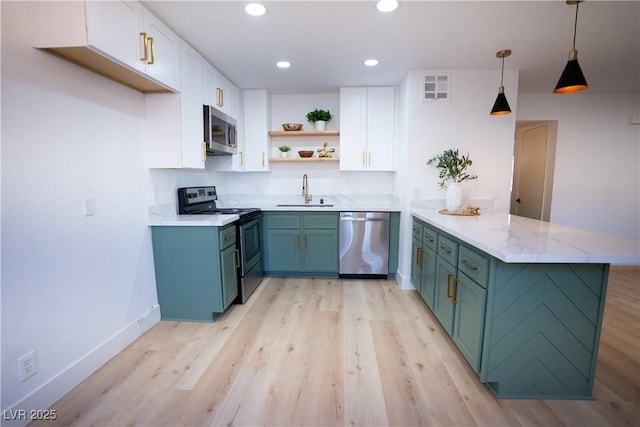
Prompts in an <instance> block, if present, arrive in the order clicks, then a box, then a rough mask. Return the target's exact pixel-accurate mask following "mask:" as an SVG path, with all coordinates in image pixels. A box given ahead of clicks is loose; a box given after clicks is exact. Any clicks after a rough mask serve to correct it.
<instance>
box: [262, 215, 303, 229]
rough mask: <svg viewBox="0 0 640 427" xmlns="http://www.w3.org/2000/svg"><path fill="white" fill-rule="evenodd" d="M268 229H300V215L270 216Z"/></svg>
mask: <svg viewBox="0 0 640 427" xmlns="http://www.w3.org/2000/svg"><path fill="white" fill-rule="evenodd" d="M267 228H286V229H299V228H300V215H298V214H268V215H267Z"/></svg>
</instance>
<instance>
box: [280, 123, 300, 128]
mask: <svg viewBox="0 0 640 427" xmlns="http://www.w3.org/2000/svg"><path fill="white" fill-rule="evenodd" d="M282 129H284V130H300V129H302V125H301V124H300V123H284V124H283V125H282Z"/></svg>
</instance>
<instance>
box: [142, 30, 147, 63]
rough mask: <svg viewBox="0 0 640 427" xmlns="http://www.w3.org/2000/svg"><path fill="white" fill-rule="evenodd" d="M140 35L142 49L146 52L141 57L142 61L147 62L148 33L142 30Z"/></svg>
mask: <svg viewBox="0 0 640 427" xmlns="http://www.w3.org/2000/svg"><path fill="white" fill-rule="evenodd" d="M140 37H141V38H142V51H143V52H144V56H143V57H142V58H140V61H144V62H147V58H148V55H147V33H145V32H141V33H140Z"/></svg>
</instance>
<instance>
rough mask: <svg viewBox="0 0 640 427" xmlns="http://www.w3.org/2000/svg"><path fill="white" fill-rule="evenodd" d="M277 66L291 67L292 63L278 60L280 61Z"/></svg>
mask: <svg viewBox="0 0 640 427" xmlns="http://www.w3.org/2000/svg"><path fill="white" fill-rule="evenodd" d="M276 67H278V68H289V67H291V63H290V62H289V61H278V62H276Z"/></svg>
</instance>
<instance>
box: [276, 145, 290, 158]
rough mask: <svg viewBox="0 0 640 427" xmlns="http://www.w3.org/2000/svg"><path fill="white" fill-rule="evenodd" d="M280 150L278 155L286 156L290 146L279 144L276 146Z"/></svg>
mask: <svg viewBox="0 0 640 427" xmlns="http://www.w3.org/2000/svg"><path fill="white" fill-rule="evenodd" d="M278 150H280V157H287V156H288V155H289V151H291V147H289V146H288V145H281V146H279V147H278Z"/></svg>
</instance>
